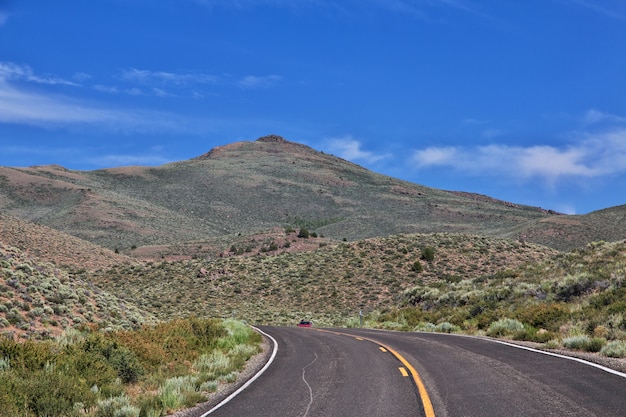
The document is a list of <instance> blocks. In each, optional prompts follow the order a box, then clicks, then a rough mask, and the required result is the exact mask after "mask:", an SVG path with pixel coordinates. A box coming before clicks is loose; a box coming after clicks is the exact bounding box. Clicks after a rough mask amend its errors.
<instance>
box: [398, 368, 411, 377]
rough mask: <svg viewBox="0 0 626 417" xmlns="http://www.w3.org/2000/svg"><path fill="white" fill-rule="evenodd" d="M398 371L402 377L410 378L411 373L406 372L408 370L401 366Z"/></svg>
mask: <svg viewBox="0 0 626 417" xmlns="http://www.w3.org/2000/svg"><path fill="white" fill-rule="evenodd" d="M398 369H399V370H400V373H401V374H402V376H409V373H408V372H407V371H406V368H405V367H404V366H400V367H399V368H398Z"/></svg>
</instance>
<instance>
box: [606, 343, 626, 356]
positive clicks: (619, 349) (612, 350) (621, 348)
mask: <svg viewBox="0 0 626 417" xmlns="http://www.w3.org/2000/svg"><path fill="white" fill-rule="evenodd" d="M600 354H601V355H604V356H608V357H610V358H624V357H626V342H624V341H623V340H613V341H610V342H608V343H607V344H606V345H604V346H603V347H602V349H600Z"/></svg>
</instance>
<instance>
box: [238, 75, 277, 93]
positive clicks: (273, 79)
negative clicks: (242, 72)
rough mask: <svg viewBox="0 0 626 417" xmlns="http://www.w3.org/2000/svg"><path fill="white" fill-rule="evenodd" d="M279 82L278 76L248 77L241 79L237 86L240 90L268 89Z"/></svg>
mask: <svg viewBox="0 0 626 417" xmlns="http://www.w3.org/2000/svg"><path fill="white" fill-rule="evenodd" d="M280 80H281V77H280V76H278V75H265V76H256V75H248V76H245V77H243V78H242V79H241V80H239V82H238V83H237V85H239V87H241V88H242V89H244V90H246V89H255V88H269V87H271V86H272V85H274V84H276V83H277V82H279V81H280Z"/></svg>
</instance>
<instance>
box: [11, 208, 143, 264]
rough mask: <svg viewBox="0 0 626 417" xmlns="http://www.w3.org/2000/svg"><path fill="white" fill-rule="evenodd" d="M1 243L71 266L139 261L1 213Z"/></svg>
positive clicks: (48, 260) (45, 259) (40, 257)
mask: <svg viewBox="0 0 626 417" xmlns="http://www.w3.org/2000/svg"><path fill="white" fill-rule="evenodd" d="M0 243H2V244H5V245H8V246H12V247H15V248H18V249H20V250H21V251H23V252H25V253H26V254H27V255H28V256H32V257H37V258H39V259H41V260H42V261H46V262H52V263H54V264H55V265H57V266H64V267H69V268H70V269H85V270H96V269H107V268H112V267H113V266H116V265H124V264H134V263H137V261H136V260H135V259H133V258H130V257H128V256H125V255H121V254H117V253H115V252H114V251H112V250H110V249H106V248H103V247H101V246H98V245H96V244H93V243H90V242H87V241H85V240H82V239H78V238H76V237H74V236H70V235H68V234H65V233H61V232H59V231H57V230H54V229H51V228H49V227H46V226H40V225H37V224H34V223H30V222H26V221H24V220H21V219H18V218H15V217H12V216H8V215H6V214H3V213H0Z"/></svg>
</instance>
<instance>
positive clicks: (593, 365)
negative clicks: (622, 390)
mask: <svg viewBox="0 0 626 417" xmlns="http://www.w3.org/2000/svg"><path fill="white" fill-rule="evenodd" d="M417 333H419V332H417ZM426 333H429V332H426ZM436 334H447V335H448V336H457V337H470V338H474V339H481V340H486V341H489V342H493V343H500V344H502V345H506V346H511V347H514V348H518V349H524V350H529V351H531V352H535V353H541V354H544V355H548V356H555V357H557V358H561V359H567V360H570V361H575V362H579V363H582V364H584V365H587V366H592V367H594V368H598V369H600V370H602V371H604V372H608V373H610V374H613V375H617V376H619V377H622V378H626V373H624V372H620V371H616V370H615V369H611V368H608V367H606V366H603V365H599V364H597V363H594V362H590V361H587V360H584V359H580V358H576V357H573V356H566V355H561V354H558V353H553V352H547V351H545V350H539V349H535V348H531V347H528V346H522V345H516V344H515V343H509V342H505V341H502V340H497V339H489V338H486V337H476V336H472V335H469V334H458V333H436Z"/></svg>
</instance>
